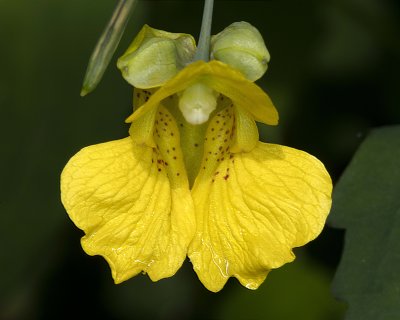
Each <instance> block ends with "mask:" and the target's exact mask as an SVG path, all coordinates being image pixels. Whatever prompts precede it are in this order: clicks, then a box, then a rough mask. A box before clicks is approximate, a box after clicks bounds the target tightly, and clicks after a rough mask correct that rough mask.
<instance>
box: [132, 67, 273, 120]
mask: <svg viewBox="0 0 400 320" xmlns="http://www.w3.org/2000/svg"><path fill="white" fill-rule="evenodd" d="M197 82H202V83H204V84H206V85H207V86H209V87H211V88H213V89H214V90H215V91H217V92H219V93H222V94H223V95H225V96H227V97H228V98H230V99H231V100H232V102H233V104H234V105H235V106H236V107H238V108H242V109H244V110H246V111H247V112H249V113H250V114H251V115H252V116H253V117H254V119H255V120H257V121H260V122H264V123H266V124H270V125H275V124H277V123H278V112H277V111H276V109H275V107H274V105H273V104H272V102H271V99H270V98H269V97H268V95H267V94H266V93H265V92H264V91H263V90H262V89H261V88H260V87H258V86H257V85H256V84H254V83H253V82H251V81H249V80H247V79H246V78H245V77H244V76H243V75H242V74H241V73H240V72H239V71H236V70H234V69H232V68H230V67H229V66H228V65H226V64H224V63H222V62H219V61H215V60H214V61H210V62H207V63H206V62H204V61H197V62H194V63H192V64H190V65H188V66H187V67H186V68H184V69H183V70H182V71H180V72H179V73H178V74H177V75H176V76H174V77H173V78H171V79H170V80H169V81H168V82H166V83H165V84H164V85H163V86H162V87H161V88H160V89H159V90H157V91H156V92H155V93H154V94H153V95H152V96H151V97H150V99H149V100H148V102H147V103H145V104H144V105H143V106H141V107H140V108H139V109H138V110H137V111H136V112H135V113H133V114H132V115H131V116H130V117H129V118H128V119H126V122H132V121H133V120H135V119H137V118H138V117H140V116H142V115H143V114H145V113H147V112H148V111H149V110H151V109H152V108H154V107H156V106H157V105H158V104H159V103H160V102H161V101H162V100H164V99H165V98H167V97H169V96H171V95H173V94H175V93H177V92H181V91H183V90H184V89H186V88H188V87H189V86H191V85H192V84H194V83H197Z"/></svg>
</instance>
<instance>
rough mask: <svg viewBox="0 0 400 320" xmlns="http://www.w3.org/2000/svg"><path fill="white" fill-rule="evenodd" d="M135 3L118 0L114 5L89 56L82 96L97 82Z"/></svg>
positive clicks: (108, 61)
mask: <svg viewBox="0 0 400 320" xmlns="http://www.w3.org/2000/svg"><path fill="white" fill-rule="evenodd" d="M136 3H137V0H120V1H119V2H118V4H117V6H116V7H115V9H114V12H113V15H112V16H111V19H110V21H109V22H108V25H107V26H106V28H105V29H104V31H103V33H102V35H101V37H100V39H99V40H98V41H97V44H96V47H95V48H94V50H93V52H92V55H91V56H90V59H89V64H88V67H87V70H86V74H85V78H84V80H83V85H82V90H81V96H82V97H83V96H85V95H87V94H88V93H90V92H92V91H93V90H94V89H95V88H96V87H97V85H98V84H99V82H100V80H101V78H102V77H103V74H104V71H106V69H107V66H108V64H109V63H110V60H111V58H112V56H113V54H114V52H115V50H116V49H117V46H118V44H119V41H120V40H121V37H122V34H123V33H124V30H125V27H126V25H127V24H128V21H129V18H130V16H131V13H132V11H133V7H134V6H135V4H136Z"/></svg>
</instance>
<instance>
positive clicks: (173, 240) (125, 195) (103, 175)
mask: <svg viewBox="0 0 400 320" xmlns="http://www.w3.org/2000/svg"><path fill="white" fill-rule="evenodd" d="M158 116H160V115H158ZM168 129H169V130H168V131H167V130H166V131H165V132H164V131H163V130H162V129H161V130H162V132H163V133H165V134H160V137H159V136H157V135H156V136H155V137H154V143H155V144H156V148H151V147H149V146H147V145H144V144H137V143H135V142H134V139H132V138H131V137H128V138H125V139H121V140H117V141H111V142H107V143H103V144H98V145H94V146H90V147H87V148H84V149H82V150H81V151H80V152H78V153H77V154H76V155H75V156H74V157H72V158H71V160H70V161H69V162H68V164H67V166H66V167H65V169H64V171H63V173H62V177H61V193H62V201H63V204H64V206H65V208H66V210H67V212H68V214H69V216H70V218H71V219H72V220H73V222H74V223H75V224H76V225H77V227H79V228H80V229H82V230H84V231H85V234H86V235H85V236H84V237H83V238H82V246H83V248H84V250H85V251H86V252H87V253H88V254H89V255H101V256H103V257H104V258H105V259H106V260H107V261H108V263H109V265H110V267H111V270H112V275H113V278H114V280H115V282H116V283H120V282H122V281H124V280H127V279H128V278H130V277H132V276H134V275H136V274H138V273H140V272H142V271H143V272H146V273H148V275H149V276H150V278H151V279H152V280H153V281H156V280H158V279H161V278H165V277H169V276H172V275H173V274H175V272H176V271H177V269H178V268H179V267H180V266H181V264H182V263H183V261H184V259H185V257H186V252H187V246H188V244H189V242H190V241H191V239H192V237H193V234H194V230H195V229H194V228H195V222H194V209H193V202H192V198H191V196H190V191H189V187H188V182H187V177H186V174H185V171H184V170H182V168H184V164H183V160H182V153H181V152H180V149H179V148H176V149H175V150H173V151H174V152H171V154H170V158H169V157H164V156H165V153H166V151H165V150H166V148H168V147H169V146H171V145H175V144H177V145H179V135H178V134H177V133H178V129H177V127H176V124H175V123H172V121H171V124H170V125H169V127H168ZM171 133H174V134H173V135H171ZM157 148H158V149H157ZM171 151H172V149H171ZM173 161H175V163H174V162H173ZM169 162H171V163H169Z"/></svg>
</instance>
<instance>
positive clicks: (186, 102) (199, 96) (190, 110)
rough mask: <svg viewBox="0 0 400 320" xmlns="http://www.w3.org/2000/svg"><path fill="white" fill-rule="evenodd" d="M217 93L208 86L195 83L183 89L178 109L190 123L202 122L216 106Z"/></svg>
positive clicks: (206, 119) (205, 120)
mask: <svg viewBox="0 0 400 320" xmlns="http://www.w3.org/2000/svg"><path fill="white" fill-rule="evenodd" d="M217 97H218V93H217V92H215V91H214V90H213V89H211V88H210V87H208V86H206V85H204V84H202V83H196V84H194V85H192V86H190V87H189V88H187V89H186V90H185V91H183V93H182V95H181V97H180V99H179V110H181V112H182V114H183V116H184V118H185V119H186V121H187V122H189V123H190V124H202V123H205V122H207V121H208V118H209V116H210V114H211V112H213V111H214V110H215V108H216V107H217Z"/></svg>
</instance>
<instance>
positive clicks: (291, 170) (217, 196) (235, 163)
mask: <svg viewBox="0 0 400 320" xmlns="http://www.w3.org/2000/svg"><path fill="white" fill-rule="evenodd" d="M208 148H211V146H209V147H208ZM206 150H207V149H206ZM213 154H214V153H213ZM213 154H211V152H210V153H209V156H208V158H207V163H209V162H212V161H213V160H212V159H211V156H212V155H213ZM215 155H216V157H219V158H218V159H217V161H218V162H217V163H218V165H217V167H216V169H215V170H214V171H213V172H214V173H213V175H210V170H206V169H204V170H203V171H201V172H200V174H199V176H198V177H197V179H196V182H195V185H194V187H193V190H192V196H193V200H194V204H195V208H196V209H195V210H196V223H197V233H196V236H195V238H194V240H193V241H192V242H191V244H190V246H189V250H188V255H189V258H190V260H191V262H192V263H193V266H194V270H195V271H196V273H197V274H198V276H199V278H200V280H201V281H202V283H203V284H204V285H205V286H206V287H207V288H208V289H209V290H211V291H215V292H216V291H219V290H221V289H222V287H223V286H224V284H225V283H226V281H227V280H228V278H229V277H232V276H233V277H236V278H237V279H238V280H239V281H240V283H241V284H242V285H244V286H246V287H247V288H249V289H256V288H257V287H258V286H259V285H260V284H261V283H262V282H263V281H264V279H265V277H266V276H267V274H268V272H269V271H270V270H271V269H274V268H278V267H280V266H282V265H283V264H285V263H287V262H290V261H292V260H293V259H294V254H293V253H292V248H294V247H298V246H302V245H304V244H305V243H307V242H309V241H310V240H312V239H314V238H315V237H316V236H317V235H318V234H319V233H320V232H321V230H322V228H323V226H324V223H325V220H326V217H327V215H328V213H329V210H330V206H331V189H332V183H331V180H330V177H329V174H328V173H327V172H326V170H325V168H324V166H323V164H322V163H321V162H320V161H319V160H318V159H316V158H314V157H313V156H311V155H309V154H307V153H305V152H303V151H300V150H296V149H292V148H289V147H284V146H280V145H274V144H265V143H261V142H258V144H257V146H256V147H255V148H254V149H253V150H252V151H251V152H247V153H231V154H230V156H228V155H227V154H225V155H223V156H221V155H217V153H215ZM221 157H222V158H221ZM205 168H206V167H205Z"/></svg>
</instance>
